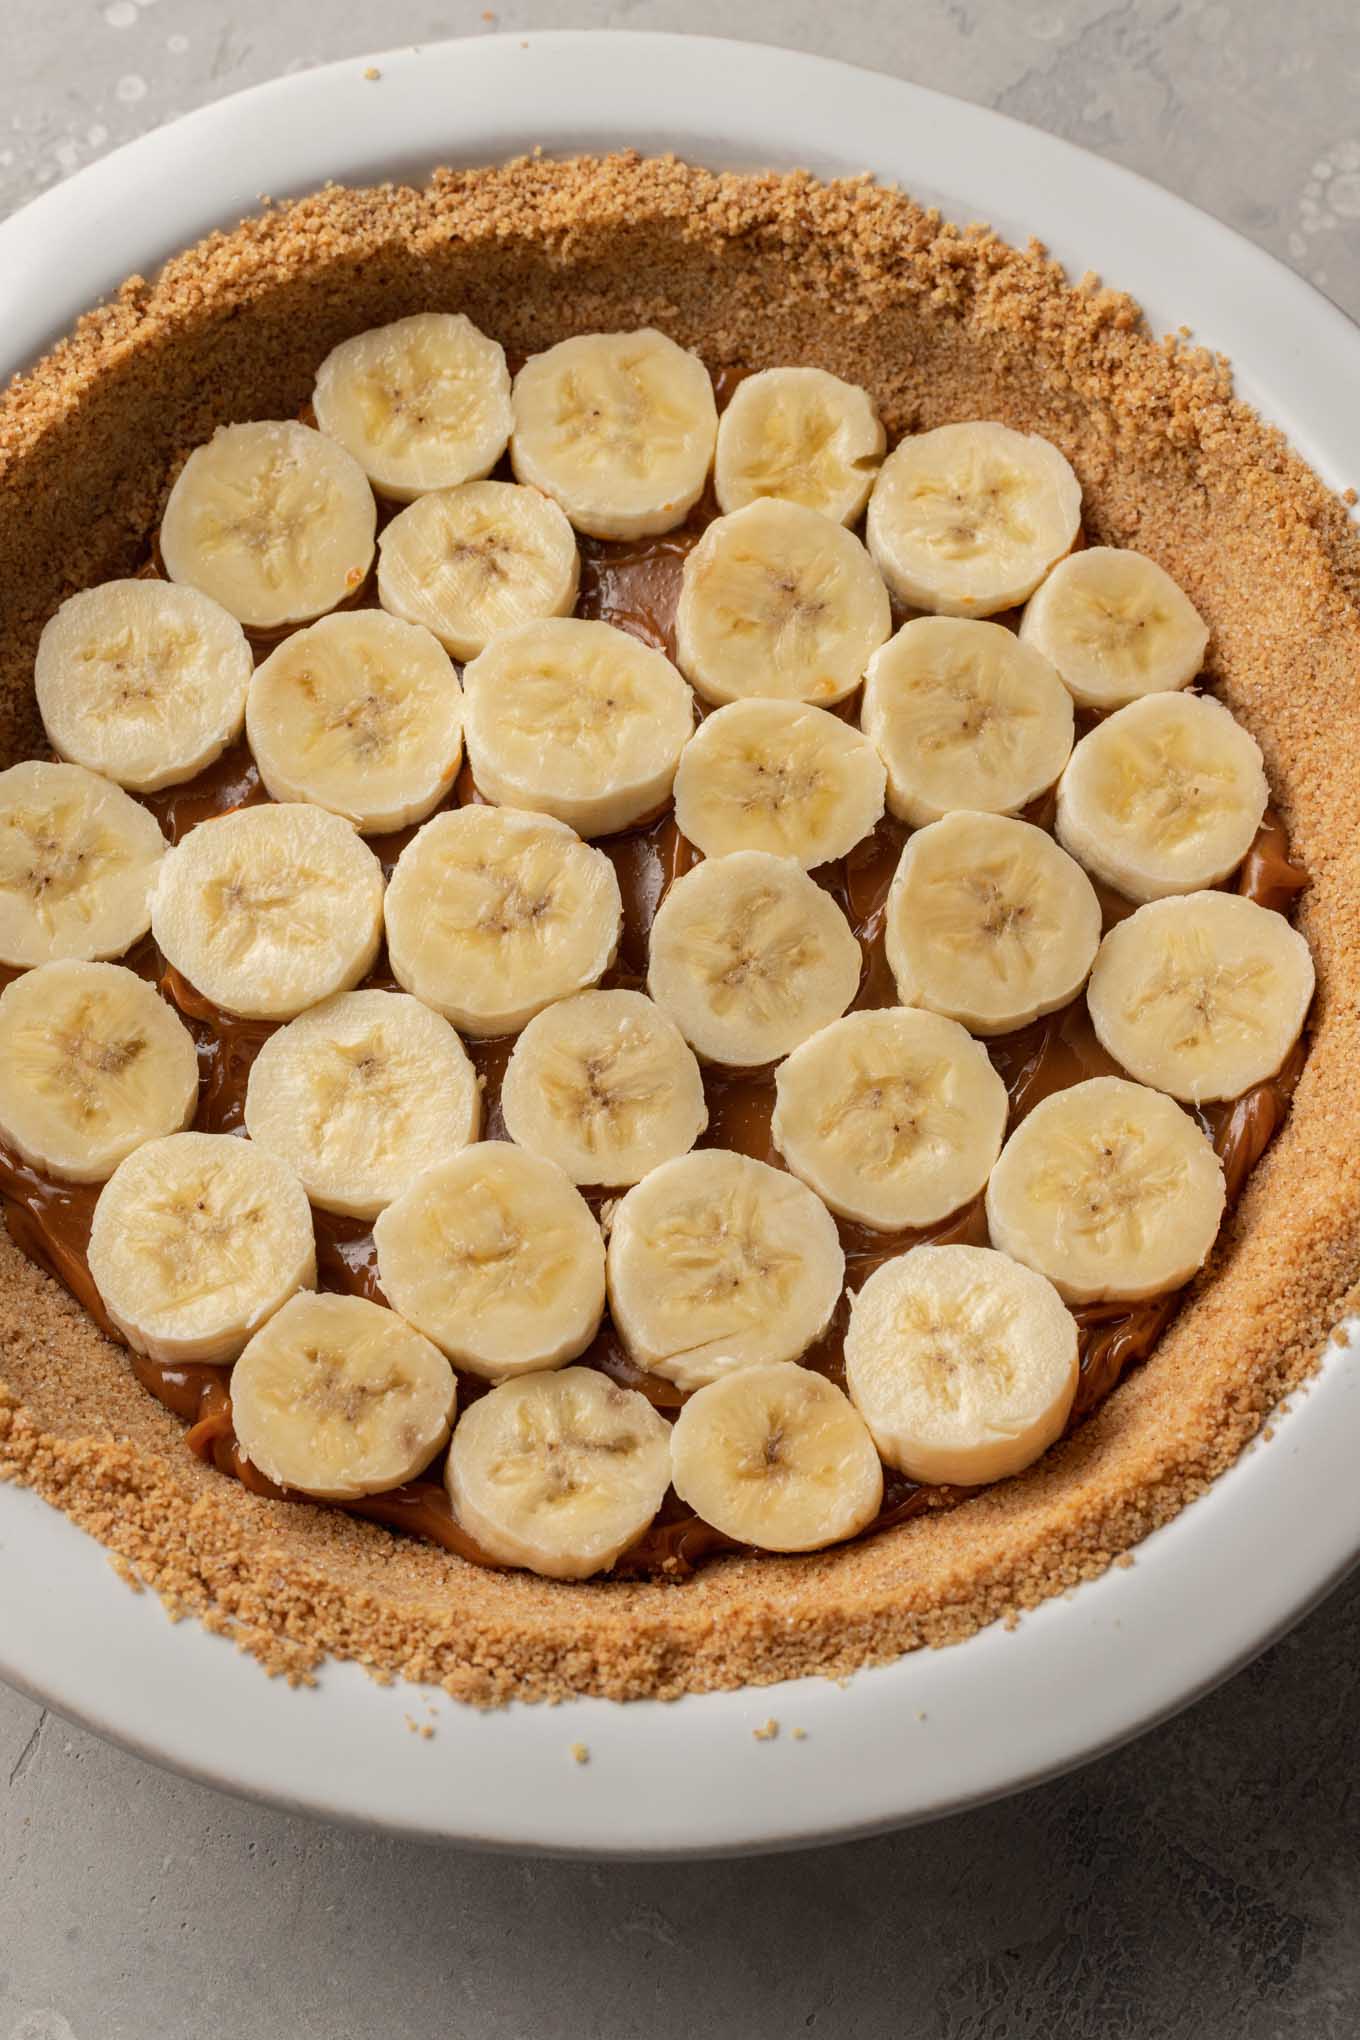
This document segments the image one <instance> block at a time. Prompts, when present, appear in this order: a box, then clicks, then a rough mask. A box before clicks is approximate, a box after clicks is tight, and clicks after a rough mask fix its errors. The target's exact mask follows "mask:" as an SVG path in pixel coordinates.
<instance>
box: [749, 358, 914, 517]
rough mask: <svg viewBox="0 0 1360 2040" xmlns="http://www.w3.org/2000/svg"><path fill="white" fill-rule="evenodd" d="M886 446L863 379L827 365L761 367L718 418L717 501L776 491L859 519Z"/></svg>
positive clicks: (834, 513)
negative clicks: (850, 378)
mask: <svg viewBox="0 0 1360 2040" xmlns="http://www.w3.org/2000/svg"><path fill="white" fill-rule="evenodd" d="M886 445H887V439H886V436H885V434H884V431H883V421H882V419H881V418H880V417H879V415H878V406H877V405H876V404H875V403H874V400H873V398H872V397H871V396H870V395H869V392H868V391H867V390H863V389H861V388H860V387H859V386H858V384H857V383H848V382H842V381H841V379H840V377H839V376H837V375H828V374H827V371H826V370H825V369H824V368H766V369H762V370H761V372H760V374H759V375H748V376H747V377H745V379H744V380H743V381H742V382H740V383H738V385H737V388H736V391H735V392H734V394H733V397H732V401H731V403H730V404H729V405H728V406H727V409H726V410H725V411H724V412H723V414H722V417H721V418H720V419H719V420H718V450H717V455H716V457H715V459H714V463H713V486H714V491H715V493H716V495H717V498H718V507H719V509H720V510H725V511H731V510H742V509H744V508H745V506H746V505H747V504H748V503H754V502H755V500H756V498H757V497H758V496H777V497H778V498H779V500H780V501H781V502H784V503H801V504H802V505H803V507H804V509H807V510H817V511H820V513H821V515H822V516H823V517H832V518H834V519H835V520H836V522H837V523H838V524H853V523H854V522H855V520H856V518H857V517H858V516H859V514H860V512H861V511H862V510H863V508H864V506H865V504H866V503H867V502H868V500H869V491H870V489H871V488H872V487H873V485H874V477H875V475H876V474H877V473H878V464H879V462H880V461H881V460H882V458H883V449H884V447H885V446H886Z"/></svg>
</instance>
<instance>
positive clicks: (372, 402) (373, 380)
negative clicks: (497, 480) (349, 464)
mask: <svg viewBox="0 0 1360 2040" xmlns="http://www.w3.org/2000/svg"><path fill="white" fill-rule="evenodd" d="M312 408H313V410H314V411H315V412H316V422H317V424H318V425H319V426H320V427H321V430H322V431H323V432H324V433H326V435H327V436H328V437H329V438H331V439H338V440H339V442H340V444H341V445H342V446H343V447H344V448H345V450H346V452H348V453H352V454H353V456H354V458H355V460H357V461H358V463H359V465H360V467H361V468H362V469H363V471H364V473H365V474H366V475H367V476H368V479H369V481H370V482H371V483H372V484H373V486H374V488H375V489H376V490H377V491H378V493H379V495H381V496H387V497H389V498H391V499H392V500H393V501H394V502H397V503H409V502H410V501H411V500H412V498H413V497H415V496H423V495H424V494H425V493H426V491H427V490H430V489H452V488H455V487H456V486H457V484H458V483H459V482H475V481H480V479H481V477H482V476H483V475H489V474H490V472H491V470H492V468H493V467H495V465H496V462H497V461H498V460H499V459H500V457H501V455H502V454H503V453H504V452H505V446H506V441H507V440H508V439H509V437H510V371H509V369H508V368H507V367H506V365H505V349H504V348H503V347H502V346H501V345H500V343H499V342H498V341H496V340H490V339H488V338H487V336H486V334H485V333H482V332H479V331H478V329H477V327H476V326H474V325H473V323H472V321H471V319H467V318H464V316H463V314H462V313H461V312H417V313H416V314H415V316H414V317H413V318H409V319H395V320H394V321H393V322H392V324H391V325H390V326H374V327H372V328H371V329H370V330H369V331H368V332H367V333H356V334H355V335H354V337H353V339H351V340H342V341H341V342H340V344H339V346H338V347H333V348H332V349H331V351H330V353H329V354H328V355H327V356H326V359H325V360H324V361H323V362H322V364H321V366H320V368H319V369H318V370H317V375H316V388H315V389H314V390H313V392H312Z"/></svg>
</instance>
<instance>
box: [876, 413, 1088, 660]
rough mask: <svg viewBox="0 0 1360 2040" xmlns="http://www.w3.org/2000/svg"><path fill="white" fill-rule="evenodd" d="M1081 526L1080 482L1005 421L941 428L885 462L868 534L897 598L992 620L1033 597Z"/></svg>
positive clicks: (1032, 437)
mask: <svg viewBox="0 0 1360 2040" xmlns="http://www.w3.org/2000/svg"><path fill="white" fill-rule="evenodd" d="M1080 524H1081V484H1080V482H1079V481H1078V480H1077V478H1076V476H1075V475H1074V474H1073V472H1072V469H1071V468H1070V466H1069V465H1068V463H1067V461H1066V460H1065V459H1064V458H1063V456H1062V454H1061V453H1059V451H1058V449H1057V447H1056V446H1053V445H1052V444H1051V443H1050V442H1049V441H1048V440H1047V439H1040V438H1039V437H1038V436H1037V434H1035V433H1033V432H1013V431H1012V430H1011V428H1010V426H1009V425H994V424H989V423H975V424H967V425H938V426H936V428H935V430H934V431H933V432H918V433H915V434H914V435H913V436H912V437H910V438H908V439H903V440H902V441H901V442H900V443H899V444H898V445H897V446H896V447H895V448H894V449H893V451H892V452H891V453H890V454H889V455H888V458H887V459H886V460H885V461H884V463H883V466H882V468H881V469H880V470H879V476H878V480H877V481H876V482H875V483H874V489H873V494H872V495H871V496H870V498H869V516H868V522H867V525H866V536H867V539H868V543H869V550H870V552H871V553H872V554H873V556H874V560H875V563H876V564H877V567H878V570H879V572H880V573H881V574H882V576H883V578H884V580H885V581H886V582H887V584H888V586H889V587H890V588H891V590H892V592H893V594H894V595H895V596H896V597H897V599H898V601H899V602H909V603H911V604H912V606H913V607H914V608H916V609H931V610H935V611H937V612H938V613H939V614H940V615H941V616H994V615H995V614H996V612H997V610H998V609H1009V608H1010V607H1011V606H1012V604H1014V603H1016V602H1023V601H1024V599H1025V597H1026V596H1027V595H1030V594H1032V593H1033V591H1034V590H1035V588H1037V587H1038V585H1039V583H1040V581H1042V580H1043V578H1044V575H1045V574H1046V573H1047V572H1048V570H1049V568H1050V567H1051V566H1052V565H1053V563H1054V561H1055V560H1060V559H1061V558H1062V556H1063V554H1064V553H1066V552H1070V550H1071V548H1072V543H1073V540H1074V539H1075V538H1076V535H1077V531H1078V528H1079V526H1080ZM1039 649H1040V650H1041V651H1042V650H1043V649H1044V647H1043V646H1042V645H1041V646H1040V647H1039ZM1053 663H1054V664H1055V665H1058V663H1059V662H1058V661H1057V660H1056V659H1055V660H1054V662H1053ZM1059 671H1061V666H1059Z"/></svg>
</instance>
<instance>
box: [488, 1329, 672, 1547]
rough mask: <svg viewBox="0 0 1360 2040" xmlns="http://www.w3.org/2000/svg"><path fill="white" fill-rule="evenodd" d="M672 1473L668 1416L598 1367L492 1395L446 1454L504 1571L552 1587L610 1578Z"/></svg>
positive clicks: (505, 1387) (507, 1385) (535, 1379)
mask: <svg viewBox="0 0 1360 2040" xmlns="http://www.w3.org/2000/svg"><path fill="white" fill-rule="evenodd" d="M670 1478H671V1433H670V1426H669V1425H668V1424H667V1422H666V1420H665V1418H664V1417H661V1416H658V1415H657V1412H656V1411H655V1410H654V1409H653V1408H652V1406H651V1404H650V1403H649V1402H648V1400H647V1398H646V1396H643V1395H639V1394H638V1392H637V1390H636V1389H632V1388H620V1387H619V1386H618V1385H617V1383H615V1382H612V1381H610V1380H609V1379H608V1377H607V1376H606V1375H603V1374H597V1373H596V1372H595V1370H594V1369H593V1368H590V1367H564V1368H563V1369H562V1370H561V1372H560V1373H557V1374H530V1375H526V1376H525V1377H524V1379H523V1380H521V1381H507V1382H504V1383H503V1384H502V1385H501V1387H500V1388H493V1389H492V1391H491V1393H490V1395H484V1396H481V1397H480V1398H479V1399H478V1401H476V1402H475V1403H473V1404H472V1406H471V1408H470V1409H468V1410H467V1411H466V1413H465V1414H464V1416H463V1419H462V1422H461V1423H460V1424H459V1425H458V1428H457V1430H456V1431H455V1432H454V1434H453V1443H452V1445H451V1446H450V1447H449V1460H448V1489H449V1499H450V1501H451V1502H452V1503H453V1510H454V1514H455V1515H456V1516H457V1518H458V1521H459V1522H460V1523H461V1524H462V1526H463V1528H464V1529H465V1530H467V1531H468V1532H469V1533H470V1534H471V1535H472V1536H473V1537H475V1538H476V1540H477V1542H478V1543H479V1544H480V1545H481V1547H482V1549H483V1551H485V1552H487V1553H489V1555H490V1556H491V1557H492V1558H496V1559H499V1560H500V1562H501V1564H502V1565H519V1566H524V1567H525V1568H526V1569H527V1570H528V1571H529V1572H535V1573H542V1574H543V1575H544V1576H545V1577H546V1578H548V1579H551V1580H584V1579H589V1577H590V1575H591V1574H592V1573H598V1572H604V1571H606V1570H607V1568H608V1567H609V1566H611V1565H613V1563H614V1561H615V1559H616V1558H618V1557H619V1555H620V1553H622V1552H624V1551H626V1550H627V1548H628V1546H629V1545H630V1544H632V1543H634V1542H635V1541H636V1539H637V1538H639V1537H640V1536H641V1535H642V1533H643V1531H644V1530H645V1529H646V1528H647V1526H648V1524H649V1523H650V1522H651V1520H652V1518H653V1516H655V1514H656V1512H657V1510H658V1509H659V1508H660V1507H661V1504H662V1501H663V1500H664V1498H665V1494H666V1489H667V1488H668V1487H669V1485H670Z"/></svg>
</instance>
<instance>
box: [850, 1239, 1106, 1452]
mask: <svg viewBox="0 0 1360 2040" xmlns="http://www.w3.org/2000/svg"><path fill="white" fill-rule="evenodd" d="M845 1382H846V1387H847V1388H848V1389H849V1391H850V1398H851V1401H852V1402H853V1403H854V1405H855V1407H856V1409H857V1410H858V1411H859V1413H860V1415H861V1416H862V1417H863V1419H864V1421H865V1423H866V1424H867V1425H868V1426H869V1429H870V1431H871V1432H872V1433H873V1438H874V1443H875V1444H876V1445H877V1447H878V1449H879V1451H880V1452H881V1453H882V1455H883V1457H884V1459H886V1460H887V1462H888V1464H889V1466H894V1467H896V1469H897V1471H898V1472H899V1473H904V1474H906V1476H907V1478H908V1479H909V1480H920V1481H948V1482H953V1483H957V1484H958V1485H959V1486H961V1487H977V1486H980V1485H981V1484H982V1483H983V1482H984V1481H991V1480H1004V1479H1005V1478H1006V1477H1007V1475H1008V1474H1012V1473H1019V1472H1020V1471H1021V1470H1022V1468H1024V1467H1026V1466H1029V1465H1030V1464H1031V1462H1032V1461H1034V1460H1036V1459H1037V1458H1038V1457H1039V1455H1040V1453H1041V1452H1046V1451H1047V1450H1048V1448H1049V1446H1050V1445H1052V1444H1053V1443H1054V1441H1055V1440H1056V1439H1058V1438H1060V1437H1061V1436H1062V1433H1063V1429H1064V1427H1065V1426H1066V1423H1067V1419H1068V1416H1069V1415H1070V1414H1071V1409H1072V1400H1073V1397H1074V1396H1075V1394H1076V1390H1077V1322H1076V1319H1075V1318H1074V1317H1073V1316H1072V1313H1071V1311H1070V1310H1068V1308H1067V1306H1066V1305H1065V1304H1064V1302H1063V1300H1062V1298H1061V1296H1059V1294H1058V1292H1057V1290H1056V1289H1055V1288H1054V1287H1053V1284H1052V1283H1051V1282H1049V1281H1048V1280H1046V1278H1045V1277H1044V1276H1043V1275H1038V1274H1036V1273H1035V1272H1034V1271H1033V1270H1032V1269H1030V1268H1022V1267H1021V1266H1020V1264H1019V1263H1018V1262H1017V1261H1012V1260H1009V1259H1008V1258H1007V1257H1006V1255H1005V1254H998V1253H995V1252H994V1251H993V1250H992V1249H991V1248H990V1247H913V1248H912V1250H911V1252H910V1253H909V1254H902V1255H900V1256H899V1257H898V1258H897V1259H896V1260H893V1261H885V1262H884V1264H883V1266H882V1267H881V1268H876V1269H875V1270H874V1272H873V1274H872V1275H871V1276H870V1277H869V1279H868V1281H867V1282H866V1283H865V1284H864V1287H863V1288H862V1289H861V1290H860V1292H859V1294H858V1295H857V1296H855V1297H853V1298H852V1299H851V1304H850V1325H849V1329H848V1330H847V1332H846V1335H845Z"/></svg>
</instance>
